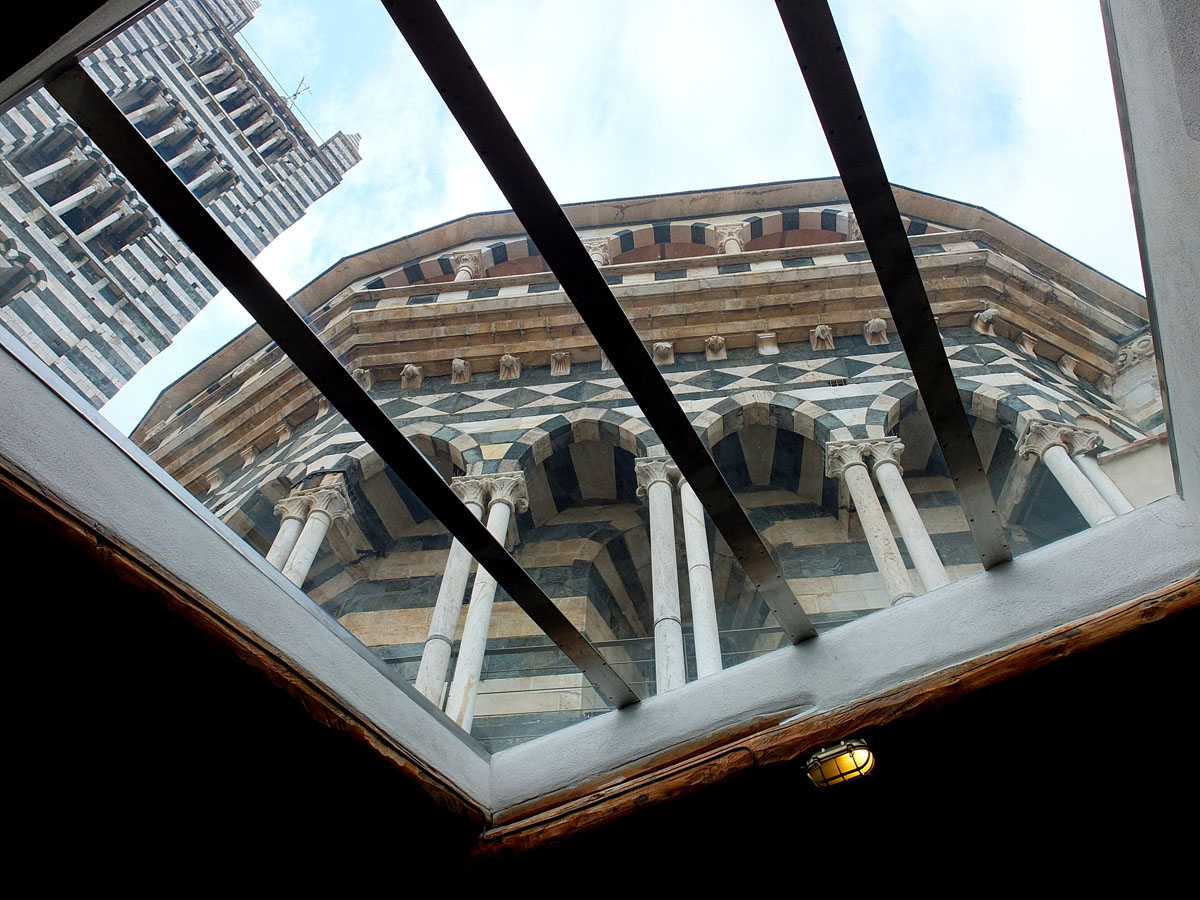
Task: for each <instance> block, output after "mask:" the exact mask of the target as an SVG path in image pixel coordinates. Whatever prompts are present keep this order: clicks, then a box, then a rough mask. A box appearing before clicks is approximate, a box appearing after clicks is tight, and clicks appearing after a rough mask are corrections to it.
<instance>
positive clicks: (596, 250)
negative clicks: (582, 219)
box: [583, 237, 612, 266]
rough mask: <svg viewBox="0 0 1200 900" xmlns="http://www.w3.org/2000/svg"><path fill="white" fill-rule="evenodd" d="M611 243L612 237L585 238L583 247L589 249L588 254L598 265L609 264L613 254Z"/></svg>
mask: <svg viewBox="0 0 1200 900" xmlns="http://www.w3.org/2000/svg"><path fill="white" fill-rule="evenodd" d="M611 243H612V238H606V237H601V238H584V239H583V248H584V249H585V250H587V252H588V256H590V257H591V258H592V262H594V263H595V264H596V265H597V266H607V265H609V264H610V263H611V262H612V256H611V255H610V253H609V249H608V248H609V245H610V244H611Z"/></svg>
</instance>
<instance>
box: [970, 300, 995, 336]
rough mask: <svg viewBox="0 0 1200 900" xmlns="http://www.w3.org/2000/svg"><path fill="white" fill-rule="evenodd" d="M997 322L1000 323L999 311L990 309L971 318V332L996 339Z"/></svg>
mask: <svg viewBox="0 0 1200 900" xmlns="http://www.w3.org/2000/svg"><path fill="white" fill-rule="evenodd" d="M998 321H1000V310H998V309H995V308H994V307H991V308H988V309H985V310H984V311H983V312H981V313H976V314H975V315H973V316H972V317H971V330H972V331H974V332H975V333H976V334H983V335H987V336H988V337H996V323H997V322H998Z"/></svg>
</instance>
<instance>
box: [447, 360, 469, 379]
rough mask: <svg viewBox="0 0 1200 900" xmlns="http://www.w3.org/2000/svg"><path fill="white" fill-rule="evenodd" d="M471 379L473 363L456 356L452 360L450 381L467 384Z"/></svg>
mask: <svg viewBox="0 0 1200 900" xmlns="http://www.w3.org/2000/svg"><path fill="white" fill-rule="evenodd" d="M470 380H471V364H470V363H469V362H468V361H467V360H465V359H460V358H459V357H457V356H456V357H455V358H454V359H452V360H450V383H451V384H466V383H467V382H468V381H470Z"/></svg>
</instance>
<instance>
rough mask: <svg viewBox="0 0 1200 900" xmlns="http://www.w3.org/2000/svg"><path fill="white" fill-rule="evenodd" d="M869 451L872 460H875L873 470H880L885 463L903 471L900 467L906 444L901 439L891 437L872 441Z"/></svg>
mask: <svg viewBox="0 0 1200 900" xmlns="http://www.w3.org/2000/svg"><path fill="white" fill-rule="evenodd" d="M867 449H868V452H869V453H870V454H871V459H873V460H874V464H873V465H872V467H871V468H872V469H878V468H879V467H880V466H881V465H883V464H884V463H892V464H894V465H895V466H896V468H897V469H901V471H903V469H902V468H901V466H900V456H901V455H902V454H903V453H904V444H903V443H902V442H901V441H900V438H897V437H890V438H882V439H881V440H878V441H871V442H870V444H869V446H868V448H867Z"/></svg>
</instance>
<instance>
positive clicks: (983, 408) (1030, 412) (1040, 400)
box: [956, 378, 1066, 437]
mask: <svg viewBox="0 0 1200 900" xmlns="http://www.w3.org/2000/svg"><path fill="white" fill-rule="evenodd" d="M956 384H957V385H958V396H959V397H960V398H961V399H962V404H963V408H964V409H966V411H967V415H969V416H974V417H975V418H977V419H984V420H986V421H988V422H993V423H995V424H996V425H999V426H1001V427H1002V428H1004V429H1005V430H1006V431H1009V432H1011V433H1012V434H1013V436H1014V437H1020V436H1021V433H1022V432H1023V431H1024V430H1025V428H1026V427H1027V426H1028V425H1029V423H1030V422H1031V421H1033V420H1034V419H1046V420H1048V421H1051V422H1065V421H1066V418H1065V417H1064V416H1063V414H1062V413H1061V412H1060V411H1059V408H1058V403H1057V402H1056V401H1055V400H1053V399H1051V398H1049V397H1047V396H1045V395H1044V394H1042V393H1040V392H1039V391H1037V390H1029V391H1023V392H1018V391H1016V390H1013V387H1014V386H1013V385H998V384H987V383H984V382H979V381H975V380H974V379H971V378H960V379H956ZM1016 387H1020V385H1017V386H1016Z"/></svg>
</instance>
